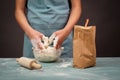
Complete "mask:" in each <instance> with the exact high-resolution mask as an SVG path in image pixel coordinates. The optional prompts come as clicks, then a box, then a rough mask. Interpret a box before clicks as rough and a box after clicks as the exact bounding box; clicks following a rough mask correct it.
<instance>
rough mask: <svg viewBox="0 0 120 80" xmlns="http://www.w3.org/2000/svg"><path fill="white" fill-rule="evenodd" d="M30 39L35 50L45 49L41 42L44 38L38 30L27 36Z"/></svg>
mask: <svg viewBox="0 0 120 80" xmlns="http://www.w3.org/2000/svg"><path fill="white" fill-rule="evenodd" d="M27 35H28V37H29V39H30V40H31V43H32V46H33V47H34V48H40V49H43V48H44V47H43V43H42V42H41V40H42V37H43V36H44V35H43V34H42V33H41V32H39V31H37V30H34V29H33V30H31V31H30V33H29V34H27Z"/></svg>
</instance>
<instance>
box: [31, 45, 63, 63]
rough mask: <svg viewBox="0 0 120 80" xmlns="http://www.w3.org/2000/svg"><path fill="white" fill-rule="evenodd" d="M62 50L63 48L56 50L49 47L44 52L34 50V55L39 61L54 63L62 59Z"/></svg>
mask: <svg viewBox="0 0 120 80" xmlns="http://www.w3.org/2000/svg"><path fill="white" fill-rule="evenodd" d="M62 50H63V48H60V49H57V50H56V49H55V48H54V47H51V46H48V47H47V48H46V49H43V50H39V49H33V53H34V56H35V58H36V59H37V60H39V61H42V62H53V61H56V60H57V59H58V58H59V57H60V55H61V52H62Z"/></svg>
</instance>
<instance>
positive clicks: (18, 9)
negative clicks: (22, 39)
mask: <svg viewBox="0 0 120 80" xmlns="http://www.w3.org/2000/svg"><path fill="white" fill-rule="evenodd" d="M25 4H26V0H16V6H15V18H16V20H17V22H18V24H19V25H20V27H21V28H22V30H23V31H24V32H25V33H26V35H27V36H28V37H29V39H30V40H33V39H34V40H36V41H37V42H40V41H41V38H42V36H43V34H42V33H40V32H38V31H36V30H34V29H33V28H32V27H31V26H30V25H29V23H28V21H27V18H26V15H25Z"/></svg>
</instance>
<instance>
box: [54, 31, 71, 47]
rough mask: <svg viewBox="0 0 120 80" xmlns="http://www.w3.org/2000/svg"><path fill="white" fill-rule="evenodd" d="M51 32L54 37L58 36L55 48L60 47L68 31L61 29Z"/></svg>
mask: <svg viewBox="0 0 120 80" xmlns="http://www.w3.org/2000/svg"><path fill="white" fill-rule="evenodd" d="M53 34H55V35H56V37H57V38H58V41H57V44H56V46H55V48H56V49H59V48H60V47H61V45H62V43H63V42H64V40H65V39H66V38H67V36H68V35H69V31H67V30H65V29H61V30H58V31H56V32H54V33H53Z"/></svg>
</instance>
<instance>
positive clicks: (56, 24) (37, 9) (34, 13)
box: [23, 0, 73, 57]
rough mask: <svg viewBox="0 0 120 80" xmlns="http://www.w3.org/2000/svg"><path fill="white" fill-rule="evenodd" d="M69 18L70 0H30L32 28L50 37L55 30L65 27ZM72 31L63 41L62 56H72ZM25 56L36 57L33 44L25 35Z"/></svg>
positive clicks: (28, 16) (28, 13) (29, 17)
mask: <svg viewBox="0 0 120 80" xmlns="http://www.w3.org/2000/svg"><path fill="white" fill-rule="evenodd" d="M68 18H69V3H68V0H28V1H27V19H28V22H29V24H30V25H31V27H32V28H34V29H36V30H37V31H40V32H41V33H43V34H44V35H45V36H48V37H50V36H51V35H52V33H53V32H55V31H57V30H60V29H62V28H64V27H65V25H66V23H67V21H68ZM72 36H73V35H72V32H71V33H70V35H69V36H68V37H67V38H66V40H65V41H64V42H63V44H62V46H63V47H64V51H63V53H62V55H61V57H72ZM23 56H25V57H34V56H33V52H32V44H31V42H30V40H29V38H28V37H27V36H26V34H25V35H24V48H23Z"/></svg>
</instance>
